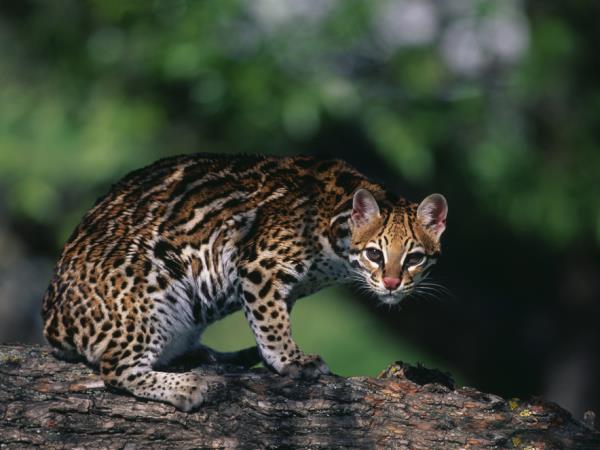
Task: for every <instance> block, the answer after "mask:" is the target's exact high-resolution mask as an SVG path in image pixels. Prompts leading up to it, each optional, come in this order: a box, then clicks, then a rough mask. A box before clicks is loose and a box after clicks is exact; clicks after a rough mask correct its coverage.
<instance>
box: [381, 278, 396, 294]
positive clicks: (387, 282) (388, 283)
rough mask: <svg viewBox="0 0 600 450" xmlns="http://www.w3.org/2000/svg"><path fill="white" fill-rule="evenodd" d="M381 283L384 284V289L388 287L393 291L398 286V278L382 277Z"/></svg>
mask: <svg viewBox="0 0 600 450" xmlns="http://www.w3.org/2000/svg"><path fill="white" fill-rule="evenodd" d="M383 285H384V286H385V288H386V289H390V290H392V291H393V290H394V289H396V288H397V287H398V286H400V279H399V278H389V277H385V278H384V279H383Z"/></svg>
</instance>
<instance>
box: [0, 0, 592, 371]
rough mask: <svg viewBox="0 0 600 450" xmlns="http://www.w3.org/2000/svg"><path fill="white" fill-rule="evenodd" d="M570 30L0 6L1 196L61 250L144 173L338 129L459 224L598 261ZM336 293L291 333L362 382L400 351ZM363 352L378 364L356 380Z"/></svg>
mask: <svg viewBox="0 0 600 450" xmlns="http://www.w3.org/2000/svg"><path fill="white" fill-rule="evenodd" d="M411 8H412V9H411ZM568 8H570V10H569V13H570V14H571V16H573V15H577V14H585V13H586V12H587V11H588V8H589V6H588V5H587V4H586V2H572V3H571V4H570V6H569V7H568ZM411 20H412V22H411ZM576 26H577V25H576V24H575V23H574V22H573V21H569V20H567V18H566V16H564V15H563V14H561V10H560V9H558V10H557V9H556V8H554V9H552V8H551V7H548V8H546V7H545V6H544V5H542V4H541V3H535V2H531V3H525V2H521V1H517V0H514V1H513V0H503V1H502V2H494V1H491V0H461V1H458V0H456V1H449V2H434V1H427V0H422V1H421V2H415V1H412V0H396V1H394V0H387V1H377V2H355V1H335V0H305V1H298V2H295V1H291V0H287V1H283V0H281V1H277V0H256V1H242V0H227V1H195V0H165V1H162V0H156V1H147V2H146V1H135V0H85V1H84V0H57V1H52V2H48V1H44V0H29V1H18V0H13V1H6V2H3V3H2V5H0V54H2V58H0V86H2V87H1V89H0V195H1V196H2V201H3V202H4V203H5V204H6V205H7V208H8V212H9V213H10V214H11V215H12V216H14V217H16V218H19V219H20V220H22V221H29V222H34V223H37V224H40V225H42V226H43V227H45V229H47V230H50V233H51V236H52V238H53V239H54V241H55V247H56V248H58V247H59V246H60V245H61V244H62V242H64V241H65V239H66V237H67V236H68V234H69V233H70V232H71V230H72V229H73V227H74V226H75V224H76V223H77V221H78V220H79V218H80V217H81V215H82V213H83V212H84V211H85V210H86V209H87V208H88V207H89V206H90V205H91V204H92V202H93V200H94V198H95V197H96V196H98V195H99V194H100V193H102V191H103V190H105V189H106V188H107V186H108V185H109V184H110V183H111V182H114V181H116V180H117V179H118V178H119V177H120V176H121V175H123V174H124V173H126V172H128V171H129V170H132V169H134V168H137V167H140V166H142V165H145V164H147V163H150V162H151V161H153V160H155V159H157V158H158V157H162V156H168V155H173V154H178V153H183V152H190V151H210V152H261V153H262V152H264V153H279V154H285V153H293V152H298V151H302V152H307V151H311V148H310V147H309V145H310V144H311V143H313V142H315V141H316V140H317V139H318V138H319V136H321V135H322V134H323V133H324V131H325V130H326V129H327V128H328V127H331V126H332V124H334V125H335V124H344V125H345V126H348V127H350V128H352V129H356V130H358V134H360V135H361V136H363V137H364V141H365V144H364V145H366V146H367V147H368V148H370V149H372V151H373V152H375V155H377V156H378V157H379V158H381V159H382V160H383V161H385V163H386V164H387V166H388V167H389V170H391V171H393V172H394V173H396V174H397V175H398V176H399V177H401V178H402V179H404V180H406V181H407V182H408V183H410V184H411V185H412V187H413V188H414V189H416V190H425V189H426V188H427V189H429V188H430V187H432V186H436V184H439V183H438V181H439V180H440V179H452V180H457V183H460V184H461V186H462V188H461V189H463V190H460V191H459V190H457V192H462V193H463V196H464V198H456V199H452V200H454V201H455V202H463V201H464V202H473V204H472V205H471V204H469V205H466V206H463V210H467V211H468V210H469V209H470V208H477V209H478V210H479V211H482V212H483V214H485V215H487V216H489V217H492V218H494V220H495V221H497V222H498V223H500V224H501V225H502V226H504V227H507V228H510V229H512V230H514V231H515V232H517V233H521V234H523V235H524V236H534V237H535V239H540V240H543V241H545V243H546V244H547V245H549V246H554V247H557V248H563V247H566V246H569V245H571V244H573V243H577V242H587V243H590V242H594V245H595V246H598V244H599V243H600V183H598V168H600V153H599V152H598V151H597V143H596V141H597V136H598V130H600V126H599V125H600V123H599V120H600V90H598V89H596V88H595V87H593V86H590V85H588V84H586V81H585V79H584V77H582V76H581V71H584V70H585V65H584V64H583V63H582V61H585V60H586V58H587V57H588V56H589V54H590V53H589V52H590V51H591V50H590V48H591V47H590V45H591V44H590V43H586V42H582V41H581V37H580V35H579V34H577V33H576V30H575V28H576ZM411 27H412V28H411ZM406 30H408V31H406ZM586 51H587V52H588V53H585V52H586ZM593 51H594V52H595V51H596V50H593ZM344 151H347V152H352V151H353V149H352V148H348V149H339V148H338V149H337V154H340V153H342V154H343V152H344ZM465 190H466V191H465ZM451 204H452V201H451ZM455 204H456V203H455ZM343 297H344V294H340V293H331V292H330V293H329V294H328V295H327V296H326V297H319V300H318V301H319V302H321V304H320V305H319V308H320V309H319V311H321V312H319V314H318V315H316V314H314V313H306V312H303V310H302V309H300V308H301V307H299V308H298V309H299V311H297V312H295V315H306V316H309V317H308V318H310V319H313V318H314V319H315V322H314V326H316V327H319V330H318V331H319V333H320V334H318V333H317V332H316V331H315V334H314V336H318V340H319V342H323V344H322V345H319V346H317V345H316V344H315V345H314V346H313V344H312V342H311V341H310V339H311V338H310V336H311V332H307V331H306V330H303V329H302V326H299V327H298V330H297V331H296V334H300V335H302V334H303V333H307V334H306V339H307V342H306V347H308V349H309V350H312V351H315V352H316V351H319V352H321V353H323V354H324V355H325V356H326V357H327V356H329V359H330V360H331V361H332V362H333V363H332V366H333V368H334V370H337V371H339V372H341V373H350V372H354V373H360V372H363V373H366V372H369V373H373V372H372V368H373V365H375V366H377V368H382V367H383V365H382V363H383V361H385V362H388V361H389V360H390V359H393V358H395V357H396V356H395V355H396V353H395V352H396V349H397V348H398V346H399V345H400V343H399V342H398V341H397V340H394V339H392V338H390V337H389V336H387V335H385V332H384V331H382V330H380V329H378V328H377V327H376V326H375V325H374V324H372V323H371V322H369V320H370V319H368V318H367V316H366V315H364V314H363V313H362V312H361V311H360V310H358V309H357V310H353V308H359V306H355V305H354V304H352V305H350V304H346V302H345V301H344V299H343ZM313 302H314V303H316V302H317V300H316V299H315V300H313ZM332 318H337V319H336V323H337V324H338V326H340V327H344V326H345V327H347V328H349V329H352V330H366V329H367V328H370V329H372V330H371V331H370V332H364V331H360V333H359V332H358V331H356V332H355V333H345V332H344V333H340V330H339V329H333V328H330V327H329V328H328V323H331V320H332ZM317 319H318V320H317ZM232 320H233V319H232ZM305 322H310V321H308V320H307V321H305ZM236 327H237V326H235V325H234V328H236ZM344 331H345V330H344ZM227 334H228V333H227V332H226V331H225V332H222V333H221V335H220V338H221V339H226V335H227ZM327 334H328V335H330V337H334V335H336V334H340V336H338V337H339V338H340V339H341V341H342V342H347V346H346V347H347V348H346V347H345V348H346V349H345V350H344V351H345V352H347V353H344V355H345V356H344V357H343V358H344V361H345V362H339V361H338V360H336V354H338V353H336V352H337V351H338V350H336V352H334V351H331V354H330V355H328V351H329V350H328V349H327V347H324V346H325V345H326V344H324V343H325V342H328V339H329V338H327V337H323V336H324V335H327ZM342 334H343V336H346V337H342V336H341V335H342ZM349 334H350V335H352V336H354V338H352V339H351V340H350V339H348V338H347V336H348V335H349ZM208 336H209V337H210V332H209V334H208ZM302 339H304V338H302V337H301V338H300V341H302ZM362 339H368V340H367V341H365V342H367V343H368V345H367V344H364V343H363V341H362ZM395 339H397V338H395ZM332 342H336V343H337V348H339V343H340V340H334V341H332ZM372 346H377V347H378V348H380V349H381V354H380V356H377V357H380V358H381V360H380V361H377V362H376V363H375V362H373V361H370V360H369V361H368V364H367V362H365V363H364V365H361V363H360V361H363V360H362V359H361V358H362V357H363V356H364V357H365V358H367V357H369V356H365V353H366V352H367V349H368V348H372ZM351 349H354V351H352V350H351ZM358 354H360V355H362V356H361V357H358V356H355V355H358ZM411 355H412V357H417V356H415V355H418V353H415V350H412V349H411V350H409V354H408V359H410V358H411ZM399 356H400V355H398V357H399ZM326 359H327V358H326ZM367 367H368V370H367ZM349 368H352V369H349Z"/></svg>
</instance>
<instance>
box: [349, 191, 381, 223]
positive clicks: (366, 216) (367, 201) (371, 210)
mask: <svg viewBox="0 0 600 450" xmlns="http://www.w3.org/2000/svg"><path fill="white" fill-rule="evenodd" d="M378 217H379V206H378V205H377V200H375V197H373V194H371V193H370V192H369V191H367V190H366V189H359V190H358V191H356V192H355V193H354V198H353V199H352V221H353V222H354V225H355V226H357V227H360V226H363V225H367V224H368V223H370V222H371V221H372V220H374V219H376V218H378Z"/></svg>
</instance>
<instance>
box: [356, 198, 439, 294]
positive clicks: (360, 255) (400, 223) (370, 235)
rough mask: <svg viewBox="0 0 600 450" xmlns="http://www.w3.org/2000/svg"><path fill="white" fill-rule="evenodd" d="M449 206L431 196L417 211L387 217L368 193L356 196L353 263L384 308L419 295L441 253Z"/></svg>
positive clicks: (390, 212) (409, 209) (390, 213)
mask: <svg viewBox="0 0 600 450" xmlns="http://www.w3.org/2000/svg"><path fill="white" fill-rule="evenodd" d="M447 213H448V205H447V203H446V199H445V198H444V197H443V196H442V195H440V194H432V195H430V196H429V197H427V198H426V199H425V200H423V201H422V202H421V203H420V204H419V205H418V206H417V205H411V206H404V207H397V208H393V209H391V210H388V211H385V212H382V211H380V209H379V206H378V205H377V202H376V200H375V198H374V197H373V196H372V195H371V193H370V192H369V191H367V190H365V189H360V190H358V191H357V192H356V193H355V195H354V201H353V208H352V215H351V219H350V228H351V230H352V238H351V243H350V251H349V258H350V263H351V265H352V267H353V269H354V274H355V277H356V278H359V279H360V280H361V281H364V286H367V287H368V289H369V290H370V291H371V292H373V293H375V294H376V295H377V296H378V297H379V298H380V299H381V301H382V302H384V303H387V304H396V303H398V302H400V300H402V298H404V297H405V296H406V295H408V294H410V293H411V292H413V291H415V288H416V287H417V286H418V284H419V282H420V281H422V280H423V278H424V277H425V276H426V275H427V273H428V271H429V269H430V268H431V267H432V266H433V264H435V262H436V260H437V257H438V256H439V253H440V236H441V234H442V233H443V232H444V229H445V228H446V216H447Z"/></svg>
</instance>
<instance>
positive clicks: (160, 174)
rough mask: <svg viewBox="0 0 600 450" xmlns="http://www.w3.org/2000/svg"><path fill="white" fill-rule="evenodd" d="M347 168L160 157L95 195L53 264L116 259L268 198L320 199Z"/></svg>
mask: <svg viewBox="0 0 600 450" xmlns="http://www.w3.org/2000/svg"><path fill="white" fill-rule="evenodd" d="M352 170H353V169H351V168H350V167H349V166H347V165H346V163H344V162H343V161H340V160H332V159H321V158H318V157H313V156H296V157H283V158H282V157H273V156H262V155H242V156H238V155H235V156H233V155H232V156H230V155H212V154H192V155H183V156H176V157H171V158H166V159H162V160H159V161H157V162H155V163H153V164H151V165H149V166H146V167H144V168H142V169H139V170H136V171H134V172H131V173H130V174H128V175H126V176H125V177H123V178H122V179H121V180H120V181H119V182H117V183H116V184H114V185H113V186H112V187H111V188H110V190H109V191H108V193H107V194H106V195H104V196H103V197H101V198H100V199H98V201H97V202H96V204H95V205H94V206H93V207H92V208H91V209H90V210H89V211H88V212H87V213H86V214H85V216H84V217H83V219H82V221H81V222H80V224H79V225H78V226H77V228H76V229H75V231H74V232H73V234H72V235H71V237H70V239H69V240H68V242H67V243H66V245H65V247H64V250H63V253H62V256H61V259H60V260H59V263H58V265H57V270H56V272H57V274H60V273H64V272H69V271H71V272H73V271H77V270H78V265H81V264H84V263H85V264H88V265H89V264H92V265H94V266H97V267H99V268H102V267H106V268H109V267H113V266H118V265H119V264H121V263H122V260H123V259H124V258H126V257H128V256H129V257H132V255H133V258H134V259H135V258H136V256H135V255H136V254H141V253H144V251H147V250H148V249H149V248H151V247H153V246H154V245H155V244H156V242H157V241H158V240H162V241H166V242H169V243H171V244H187V243H194V242H196V243H197V242H202V241H205V240H207V239H209V237H210V235H211V233H212V232H213V230H214V229H215V228H216V227H217V226H219V224H221V223H223V222H224V221H225V220H228V219H230V218H232V217H236V218H241V219H240V220H241V222H244V223H245V224H246V225H247V223H248V222H249V221H251V220H252V217H253V216H254V214H255V212H256V211H257V209H259V208H260V207H261V206H263V205H265V204H267V203H268V202H271V201H275V200H277V201H279V202H280V203H282V204H283V205H291V204H294V201H295V199H297V198H302V199H305V200H306V199H307V198H308V199H309V200H310V201H309V202H305V203H307V204H319V202H321V201H322V200H323V199H322V197H323V196H322V195H321V193H322V192H325V191H327V190H328V185H330V184H335V183H336V182H337V180H336V177H337V176H338V175H340V174H341V175H342V176H341V178H340V179H343V178H344V177H343V174H344V173H347V172H348V171H352ZM319 205H320V204H319ZM320 206H321V207H322V208H323V207H325V206H323V205H320ZM293 213H294V211H291V210H286V214H293ZM246 219H248V220H246ZM134 262H135V261H134Z"/></svg>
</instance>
